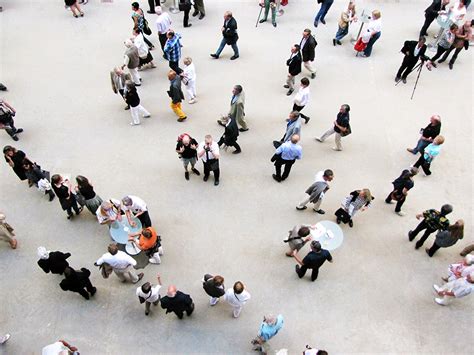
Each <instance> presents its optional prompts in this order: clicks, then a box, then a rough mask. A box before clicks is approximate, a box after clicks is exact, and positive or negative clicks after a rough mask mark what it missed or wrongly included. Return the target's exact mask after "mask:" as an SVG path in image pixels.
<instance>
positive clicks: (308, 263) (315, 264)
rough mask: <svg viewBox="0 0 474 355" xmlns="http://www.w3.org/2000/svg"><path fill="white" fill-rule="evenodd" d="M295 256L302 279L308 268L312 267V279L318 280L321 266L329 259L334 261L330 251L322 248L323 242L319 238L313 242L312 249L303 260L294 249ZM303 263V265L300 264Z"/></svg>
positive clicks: (297, 271)
mask: <svg viewBox="0 0 474 355" xmlns="http://www.w3.org/2000/svg"><path fill="white" fill-rule="evenodd" d="M293 257H294V258H295V260H296V261H297V262H298V264H299V265H296V266H295V271H296V273H297V274H298V277H299V278H300V279H301V278H302V277H303V276H304V275H305V274H306V271H307V270H308V269H311V270H312V271H311V281H313V282H314V281H316V279H317V278H318V275H319V268H320V267H321V266H323V264H324V262H325V261H326V260H327V261H329V262H330V263H332V256H331V253H329V251H327V250H325V249H322V248H321V244H320V243H319V242H318V241H317V240H313V241H312V242H311V251H310V252H309V253H308V254H307V255H306V256H305V257H304V259H303V260H301V259H300V257H299V256H298V254H297V251H296V250H294V251H293ZM300 265H301V266H300Z"/></svg>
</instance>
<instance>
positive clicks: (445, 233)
mask: <svg viewBox="0 0 474 355" xmlns="http://www.w3.org/2000/svg"><path fill="white" fill-rule="evenodd" d="M463 237H464V221H463V220H462V219H458V220H457V221H456V223H454V224H452V225H450V226H449V227H448V229H446V230H441V231H439V232H438V234H436V239H435V241H434V243H433V245H432V246H431V248H426V249H425V250H426V253H427V254H428V255H429V256H430V258H431V257H432V256H433V255H434V254H435V253H436V251H437V250H438V249H439V248H448V247H450V246H453V245H454V244H456V242H457V241H458V240H460V239H462V238H463Z"/></svg>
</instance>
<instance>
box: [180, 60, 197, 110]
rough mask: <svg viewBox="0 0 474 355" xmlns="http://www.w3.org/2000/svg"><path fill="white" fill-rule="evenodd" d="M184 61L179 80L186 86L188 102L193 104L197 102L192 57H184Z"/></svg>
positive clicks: (194, 69)
mask: <svg viewBox="0 0 474 355" xmlns="http://www.w3.org/2000/svg"><path fill="white" fill-rule="evenodd" d="M183 63H184V70H183V72H182V73H181V75H180V76H181V78H182V79H181V80H182V82H183V83H184V85H185V86H186V92H187V93H188V96H189V101H188V104H191V105H192V104H194V103H196V102H197V98H196V68H195V67H194V63H193V60H192V58H190V57H185V58H184V59H183Z"/></svg>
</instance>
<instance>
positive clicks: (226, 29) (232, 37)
mask: <svg viewBox="0 0 474 355" xmlns="http://www.w3.org/2000/svg"><path fill="white" fill-rule="evenodd" d="M221 31H222V36H223V38H222V41H221V44H220V45H219V48H218V49H217V51H216V53H213V54H211V57H212V58H214V59H218V58H219V56H220V55H221V52H222V50H223V49H224V47H225V46H226V44H228V45H229V46H231V47H232V49H233V50H234V55H233V56H232V57H230V60H235V59H237V58H239V48H238V47H237V41H238V40H239V35H238V34H237V21H236V20H235V18H234V17H233V16H232V12H230V11H226V12H225V13H224V26H223V27H222V29H221Z"/></svg>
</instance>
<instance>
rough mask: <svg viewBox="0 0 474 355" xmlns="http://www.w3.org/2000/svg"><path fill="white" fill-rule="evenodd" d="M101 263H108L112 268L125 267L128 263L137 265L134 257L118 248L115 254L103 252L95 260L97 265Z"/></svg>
mask: <svg viewBox="0 0 474 355" xmlns="http://www.w3.org/2000/svg"><path fill="white" fill-rule="evenodd" d="M103 263H107V264H109V265H110V266H112V267H113V268H114V269H126V268H127V267H129V266H130V265H132V266H135V265H137V262H136V260H135V259H134V258H132V257H131V256H130V255H128V254H127V253H124V252H123V251H120V250H119V251H118V252H117V254H115V255H112V254H110V253H105V254H104V255H102V256H101V257H100V258H99V260H97V261H96V264H97V265H102V264H103Z"/></svg>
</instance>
